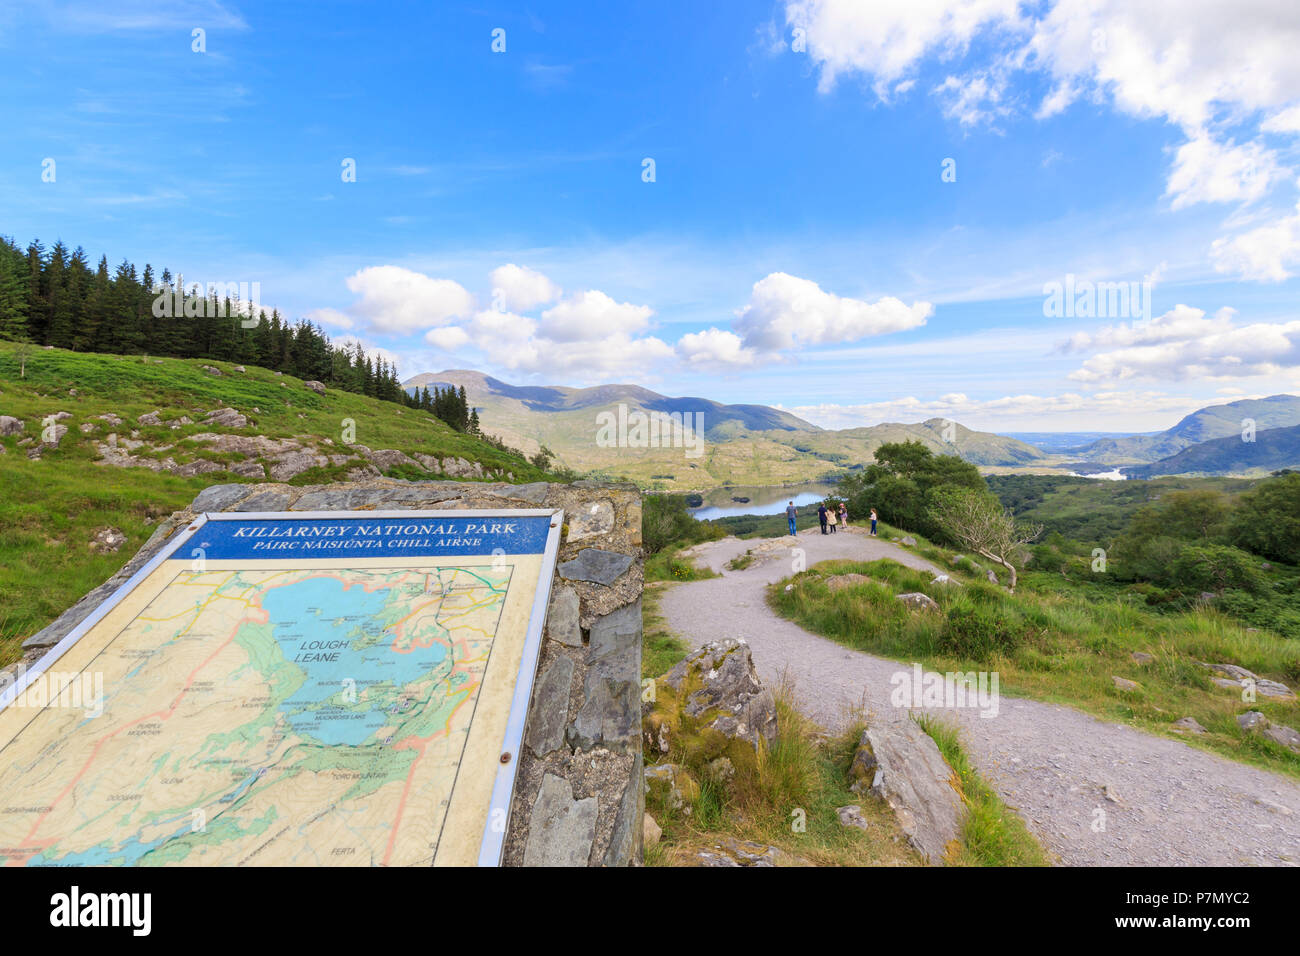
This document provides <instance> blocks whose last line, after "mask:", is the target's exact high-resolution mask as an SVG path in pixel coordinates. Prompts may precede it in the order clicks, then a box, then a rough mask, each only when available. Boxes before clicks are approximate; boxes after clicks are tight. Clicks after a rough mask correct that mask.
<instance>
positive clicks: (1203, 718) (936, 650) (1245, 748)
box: [768, 539, 1300, 776]
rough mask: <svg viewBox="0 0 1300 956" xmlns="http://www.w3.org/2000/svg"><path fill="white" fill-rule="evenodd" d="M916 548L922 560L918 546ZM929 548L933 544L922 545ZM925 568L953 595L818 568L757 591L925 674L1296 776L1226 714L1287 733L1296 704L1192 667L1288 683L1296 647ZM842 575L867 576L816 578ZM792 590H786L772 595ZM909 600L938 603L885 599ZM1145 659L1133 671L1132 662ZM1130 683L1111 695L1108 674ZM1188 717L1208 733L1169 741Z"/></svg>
mask: <svg viewBox="0 0 1300 956" xmlns="http://www.w3.org/2000/svg"><path fill="white" fill-rule="evenodd" d="M932 547H933V546H930V545H927V544H925V543H924V542H922V541H921V540H920V539H918V546H917V548H916V549H913V550H917V551H920V552H922V553H924V552H925V551H927V550H928V549H930V548H932ZM936 550H937V549H936ZM936 556H937V557H938V558H940V559H944V560H938V561H936V563H937V564H939V565H940V566H941V567H943V568H945V570H946V571H947V573H948V574H949V575H950V576H952V577H953V578H955V579H959V580H962V581H963V582H964V584H963V586H961V587H956V586H954V585H944V584H932V583H931V575H930V574H929V573H928V572H919V571H914V570H911V569H909V568H906V567H903V566H902V565H900V564H897V563H896V562H893V561H889V560H881V561H874V562H867V563H863V562H852V561H828V562H823V563H821V564H818V565H815V566H814V567H813V568H810V569H809V570H808V571H805V572H803V573H801V574H798V575H795V576H794V577H792V578H787V579H785V580H783V581H781V582H778V583H777V584H774V585H773V586H772V587H771V588H770V589H769V592H768V594H769V602H770V603H771V605H772V607H773V608H774V609H775V610H776V611H777V612H778V613H780V614H782V615H784V616H785V617H787V618H790V619H791V620H794V621H796V622H797V623H799V624H800V625H801V626H803V627H805V628H807V629H808V630H810V631H812V632H814V633H817V634H822V635H824V636H826V637H829V638H831V639H832V640H835V641H838V642H840V643H842V644H844V645H846V646H848V647H852V648H856V649H859V650H863V651H868V652H870V653H873V654H878V655H881V656H884V657H890V658H894V659H896V660H899V661H903V662H909V663H910V662H912V661H916V662H919V663H921V664H922V665H923V666H925V667H926V668H928V669H931V670H935V671H940V672H948V671H959V670H960V671H970V670H990V671H996V672H997V673H998V674H999V680H1000V691H1001V692H1003V693H1007V694H1012V695H1016V696H1024V697H1032V698H1036V699H1039V700H1045V701H1051V702H1054V703H1061V704H1068V705H1071V706H1074V707H1078V708H1080V709H1082V710H1085V711H1088V712H1090V713H1093V714H1096V715H1097V716H1099V717H1102V718H1104V719H1107V720H1111V721H1117V722H1123V723H1127V724H1131V725H1133V726H1136V727H1140V728H1142V729H1145V730H1149V731H1152V732H1156V733H1161V734H1168V735H1170V736H1174V737H1176V738H1177V739H1182V740H1186V742H1188V743H1189V744H1192V745H1193V746H1199V747H1204V748H1206V749H1209V750H1213V751H1215V752H1218V753H1221V754H1224V755H1225V756H1229V757H1233V758H1235V759H1239V760H1242V761H1245V762H1249V763H1254V764H1257V765H1260V766H1265V767H1269V768H1271V769H1274V770H1279V771H1282V772H1284V773H1287V774H1290V775H1292V776H1300V755H1296V754H1293V753H1291V752H1290V751H1289V750H1287V749H1285V748H1284V747H1281V746H1278V745H1276V744H1273V743H1271V742H1270V741H1267V740H1264V739H1261V738H1260V737H1258V736H1255V735H1247V734H1243V733H1242V731H1241V730H1240V728H1239V727H1238V725H1237V723H1236V717H1237V715H1238V714H1241V713H1244V712H1245V711H1247V710H1259V711H1262V712H1263V713H1264V714H1265V715H1266V716H1267V717H1269V718H1270V719H1271V720H1273V721H1275V722H1277V723H1281V724H1286V725H1289V726H1293V727H1295V726H1300V704H1297V703H1296V702H1294V701H1280V700H1270V699H1268V698H1264V697H1260V698H1259V699H1258V700H1257V701H1255V702H1254V703H1245V702H1243V701H1242V700H1241V697H1240V694H1239V693H1238V692H1236V691H1233V690H1225V689H1222V688H1219V687H1217V686H1215V685H1214V684H1212V683H1211V680H1210V677H1211V675H1210V673H1209V672H1208V671H1207V670H1206V669H1204V668H1202V667H1200V666H1198V665H1197V661H1208V662H1211V663H1232V664H1238V665H1240V666H1242V667H1245V668H1247V669H1249V670H1251V671H1254V672H1255V673H1256V674H1259V675H1260V676H1261V677H1268V678H1272V679H1275V680H1280V681H1283V682H1286V683H1289V684H1290V685H1291V686H1294V685H1295V683H1296V677H1297V675H1298V674H1300V643H1298V642H1296V641H1292V640H1287V639H1285V638H1283V637H1280V636H1279V635H1277V634H1274V633H1272V632H1269V631H1266V630H1258V631H1253V632H1252V631H1251V630H1248V629H1247V628H1246V627H1244V626H1243V625H1242V623H1241V622H1239V621H1237V620H1235V619H1233V618H1231V617H1229V616H1227V615H1225V614H1222V613H1219V612H1217V611H1215V610H1213V609H1209V608H1207V609H1201V610H1195V611H1187V612H1183V613H1156V612H1153V611H1151V610H1150V609H1148V608H1146V607H1145V605H1144V604H1143V603H1142V602H1141V601H1140V600H1138V599H1137V598H1136V597H1132V596H1130V597H1125V596H1123V595H1118V594H1116V593H1114V592H1111V593H1110V594H1109V595H1107V594H1106V593H1105V592H1093V591H1085V592H1081V593H1074V592H1072V591H1071V590H1069V589H1065V590H1062V589H1060V588H1058V587H1056V586H1055V585H1053V586H1052V587H1050V588H1048V587H1046V586H1042V585H1041V584H1039V583H1037V582H1033V581H1030V582H1028V583H1025V584H1023V585H1022V587H1021V588H1020V589H1019V591H1018V593H1017V594H1016V595H1015V596H1012V595H1009V594H1007V593H1006V591H1004V590H1003V589H1002V588H1000V587H995V586H993V585H990V584H989V583H988V582H986V581H984V580H983V579H982V577H981V576H978V575H975V574H971V573H967V572H963V571H958V570H956V569H953V568H952V567H951V565H950V564H949V563H948V561H947V560H946V559H945V558H946V554H945V553H944V552H942V551H937V554H936ZM845 573H857V574H862V575H865V576H866V577H867V578H868V579H869V580H868V581H866V582H864V583H861V584H858V585H855V586H852V587H847V588H843V589H840V590H836V591H832V590H830V589H829V588H828V587H827V584H826V578H828V577H830V576H832V575H836V574H845ZM787 584H793V585H794V587H793V588H792V589H791V590H790V591H789V592H787V591H786V590H785V586H786V585H787ZM906 591H920V592H922V593H924V594H927V595H929V596H930V597H931V598H933V599H934V600H935V601H936V602H937V603H938V604H939V607H940V611H939V612H938V613H935V612H915V611H911V610H909V609H908V608H907V607H905V606H904V605H903V604H902V602H900V601H898V600H897V598H896V595H898V594H899V593H902V592H906ZM1135 651H1142V652H1145V653H1148V654H1151V655H1153V657H1154V660H1153V661H1151V662H1150V663H1147V664H1139V663H1137V662H1135V661H1134V660H1133V659H1132V656H1131V655H1132V653H1133V652H1135ZM1112 675H1113V676H1118V677H1123V678H1127V679H1130V680H1134V681H1137V682H1138V683H1139V684H1140V685H1141V689H1140V690H1139V691H1137V692H1132V693H1125V692H1122V691H1119V690H1117V689H1116V688H1115V686H1114V683H1113V681H1112V680H1111V677H1112ZM1184 716H1191V717H1194V718H1196V720H1198V721H1199V722H1200V723H1201V725H1202V726H1204V727H1205V728H1206V729H1207V730H1208V731H1209V732H1208V733H1207V734H1205V735H1187V736H1181V735H1177V734H1174V733H1173V732H1172V731H1171V730H1170V725H1171V723H1172V722H1173V721H1175V720H1177V719H1179V718H1180V717H1184Z"/></svg>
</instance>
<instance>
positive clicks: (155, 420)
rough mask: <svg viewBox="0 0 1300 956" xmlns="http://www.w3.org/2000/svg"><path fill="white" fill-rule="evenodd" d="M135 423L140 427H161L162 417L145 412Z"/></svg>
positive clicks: (154, 413)
mask: <svg viewBox="0 0 1300 956" xmlns="http://www.w3.org/2000/svg"><path fill="white" fill-rule="evenodd" d="M136 422H137V423H138V424H141V425H161V424H162V417H161V416H160V415H159V414H158V413H157V412H145V413H144V414H143V415H141V416H140V417H139V418H137V419H136Z"/></svg>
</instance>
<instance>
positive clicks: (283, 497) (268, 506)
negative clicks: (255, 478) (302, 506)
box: [230, 490, 293, 511]
mask: <svg viewBox="0 0 1300 956" xmlns="http://www.w3.org/2000/svg"><path fill="white" fill-rule="evenodd" d="M292 500H293V495H291V494H289V493H288V492H287V491H270V490H267V491H259V492H258V493H257V494H255V495H250V496H249V497H247V498H245V499H244V500H243V501H241V502H239V504H237V505H236V506H235V507H233V508H231V509H230V510H231V511H284V510H286V509H287V508H288V507H289V502H291V501H292Z"/></svg>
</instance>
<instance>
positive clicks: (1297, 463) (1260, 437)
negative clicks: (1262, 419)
mask: <svg viewBox="0 0 1300 956" xmlns="http://www.w3.org/2000/svg"><path fill="white" fill-rule="evenodd" d="M1280 468H1300V425H1292V426H1291V427H1289V428H1268V429H1265V430H1264V431H1260V432H1256V433H1255V440H1254V441H1253V442H1247V441H1242V440H1241V434H1240V431H1238V433H1237V434H1234V435H1231V436H1229V437H1227V438H1213V439H1211V440H1210V441H1203V442H1200V443H1199V444H1196V445H1192V446H1191V447H1190V448H1184V449H1183V450H1182V451H1180V452H1179V453H1178V454H1176V455H1171V456H1170V457H1168V458H1164V459H1161V460H1160V461H1157V462H1154V463H1152V464H1149V465H1134V466H1132V467H1127V468H1121V469H1120V470H1121V471H1123V472H1124V474H1126V475H1128V476H1129V477H1130V478H1154V477H1156V476H1157V475H1255V474H1264V473H1267V472H1270V471H1277V470H1278V469H1280Z"/></svg>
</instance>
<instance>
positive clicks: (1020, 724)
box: [661, 528, 1300, 866]
mask: <svg viewBox="0 0 1300 956" xmlns="http://www.w3.org/2000/svg"><path fill="white" fill-rule="evenodd" d="M784 541H785V542H786V543H787V545H794V541H793V540H792V539H789V538H787V539H784ZM757 543H759V542H755V541H739V540H737V539H735V538H727V539H724V540H722V541H717V542H712V543H709V544H706V545H700V546H697V548H695V549H692V550H693V552H694V557H695V561H696V563H697V564H698V565H699V566H701V567H703V566H708V567H711V568H713V569H714V570H716V571H720V572H721V573H722V575H723V576H722V577H720V578H711V579H709V580H704V581H693V582H689V583H685V584H680V585H676V586H674V587H672V588H670V589H669V590H668V591H667V592H666V593H665V594H664V597H663V601H662V605H661V606H662V610H663V614H664V616H665V618H666V620H667V622H668V625H669V626H670V627H671V628H672V629H673V630H675V631H676V632H677V633H678V634H680V635H681V636H682V637H683V638H684V639H685V640H687V641H689V642H690V643H691V644H693V645H699V644H703V643H705V642H707V641H711V640H718V639H722V638H728V637H738V638H743V639H745V640H746V641H748V642H749V645H750V648H751V649H752V651H753V656H754V663H755V666H756V667H757V668H758V671H759V674H760V675H761V676H762V678H763V679H764V680H765V681H777V680H779V679H780V678H781V677H782V675H785V677H786V678H787V679H788V680H789V681H790V682H791V683H792V684H793V687H794V691H795V696H796V699H797V702H798V705H799V707H800V709H801V710H802V711H803V712H804V713H806V714H807V715H808V716H810V717H812V718H813V719H814V720H816V721H818V722H819V723H821V724H822V725H824V726H826V727H828V728H837V727H841V726H843V725H844V724H845V722H846V721H847V720H848V719H849V717H850V715H851V714H852V712H853V711H854V710H855V709H865V711H866V712H867V713H873V712H874V713H877V714H881V713H886V712H888V711H889V710H890V709H891V704H890V700H889V698H890V693H891V691H892V689H893V688H892V686H891V684H890V677H891V676H892V675H893V674H895V673H897V672H898V671H900V670H906V669H908V666H909V665H908V664H905V663H902V664H900V663H899V662H897V661H891V660H886V659H884V658H880V657H875V656H873V655H871V654H865V653H862V652H860V651H854V650H850V649H848V648H846V647H843V646H841V645H839V644H836V643H835V642H833V641H829V640H827V639H825V638H822V637H818V636H816V635H814V634H810V633H809V632H807V631H805V630H803V629H802V628H800V627H799V626H798V625H796V624H794V623H792V622H790V621H787V620H785V619H783V618H781V617H779V616H777V615H776V614H775V613H774V612H773V611H772V610H771V609H770V608H769V607H768V606H767V602H766V600H765V587H766V585H768V584H769V583H771V582H773V581H778V580H780V579H781V578H783V577H786V576H788V575H789V574H790V573H791V560H792V555H791V552H790V551H789V550H788V549H787V547H785V546H783V547H781V548H780V550H778V551H776V552H775V554H774V555H773V557H772V558H771V559H770V560H762V561H756V562H755V563H754V564H752V565H751V566H750V567H748V568H746V569H745V570H743V571H730V570H727V569H726V567H725V565H726V564H727V562H728V561H730V560H731V559H732V558H733V557H736V556H737V555H740V554H743V553H744V552H745V550H746V549H747V548H753V547H755V545H756V544H757ZM797 546H798V547H800V548H802V549H804V551H805V553H806V562H807V566H809V567H811V566H812V565H814V564H816V563H817V562H818V561H824V560H827V559H830V558H853V559H860V560H874V559H876V558H884V557H888V558H893V559H894V560H896V561H898V562H900V563H902V564H906V565H908V566H910V567H914V568H918V569H922V570H931V571H934V570H937V569H936V568H935V567H934V566H933V565H932V564H930V563H929V562H927V561H925V560H923V559H922V558H920V557H918V556H916V555H914V554H911V553H909V552H908V551H907V550H906V549H904V548H900V547H897V546H895V545H892V544H889V543H888V542H885V541H881V540H880V539H878V538H871V537H869V536H867V535H866V534H865V533H863V532H861V531H859V530H858V529H856V528H855V529H853V530H852V532H851V533H843V532H841V533H839V534H836V535H825V536H823V535H822V534H820V533H819V532H818V531H816V530H812V531H809V532H803V533H801V534H800V535H799V538H798V542H797ZM931 712H934V713H939V714H942V715H943V716H944V717H945V718H946V719H949V720H955V721H956V722H957V724H958V725H959V726H960V728H961V733H962V739H963V742H964V744H965V747H966V750H967V753H968V754H969V755H970V757H971V760H972V761H973V762H974V764H975V766H976V767H977V768H978V770H979V772H980V773H981V774H982V775H983V777H984V779H985V780H987V781H988V782H989V783H990V784H991V785H992V786H993V787H994V788H995V789H996V790H997V792H998V793H999V794H1000V795H1001V797H1002V799H1003V800H1004V801H1005V802H1006V803H1007V804H1008V805H1009V806H1012V807H1014V808H1015V809H1016V810H1017V811H1019V813H1020V814H1021V815H1022V816H1023V818H1024V819H1025V821H1026V822H1027V823H1028V824H1029V826H1030V828H1031V829H1032V830H1033V831H1034V833H1035V835H1036V836H1038V838H1039V839H1040V840H1041V841H1042V842H1043V844H1044V845H1045V846H1046V847H1048V848H1049V849H1050V851H1051V852H1053V853H1054V854H1055V855H1056V856H1057V857H1058V858H1059V859H1060V861H1061V862H1062V863H1064V864H1067V865H1077V866H1106V865H1123V866H1155V865H1173V866H1194V865H1195V866H1203V865H1209V866H1239V865H1255V866H1259V865H1265V866H1270V865H1271V866H1292V865H1297V864H1300V783H1297V782H1295V781H1293V780H1291V779H1289V778H1287V777H1284V776H1281V775H1279V774H1275V773H1271V772H1269V771H1266V770H1260V769H1256V768H1254V767H1249V766H1246V765H1244V764H1239V763H1236V762H1235V761H1232V760H1228V759H1226V758H1223V757H1218V756H1215V755H1213V754H1210V753H1206V752H1205V751H1202V750H1198V749H1196V748H1194V747H1191V746H1188V745H1187V744H1184V743H1181V742H1180V741H1177V740H1171V739H1167V738H1164V737H1157V736H1154V735H1152V734H1148V733H1145V732H1143V731H1140V730H1136V729H1134V728H1132V727H1127V726H1124V725H1122V724H1112V723H1107V722H1105V721H1101V720H1098V719H1097V718H1095V717H1091V716H1089V715H1087V714H1084V713H1081V712H1080V711H1077V710H1074V709H1072V708H1069V707H1063V706H1057V705H1054V704H1046V703H1040V702H1037V701H1031V700H1021V699H1015V698H1010V697H1007V696H1006V695H1003V696H1002V698H1001V705H1000V708H999V711H998V714H997V716H995V717H980V716H979V714H978V711H976V710H974V709H970V708H961V709H937V708H936V709H935V710H933V711H931ZM1098 811H1103V812H1104V816H1103V815H1102V814H1099V813H1098ZM1099 820H1104V829H1102V830H1096V829H1094V827H1095V825H1096V822H1097V821H1099Z"/></svg>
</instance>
